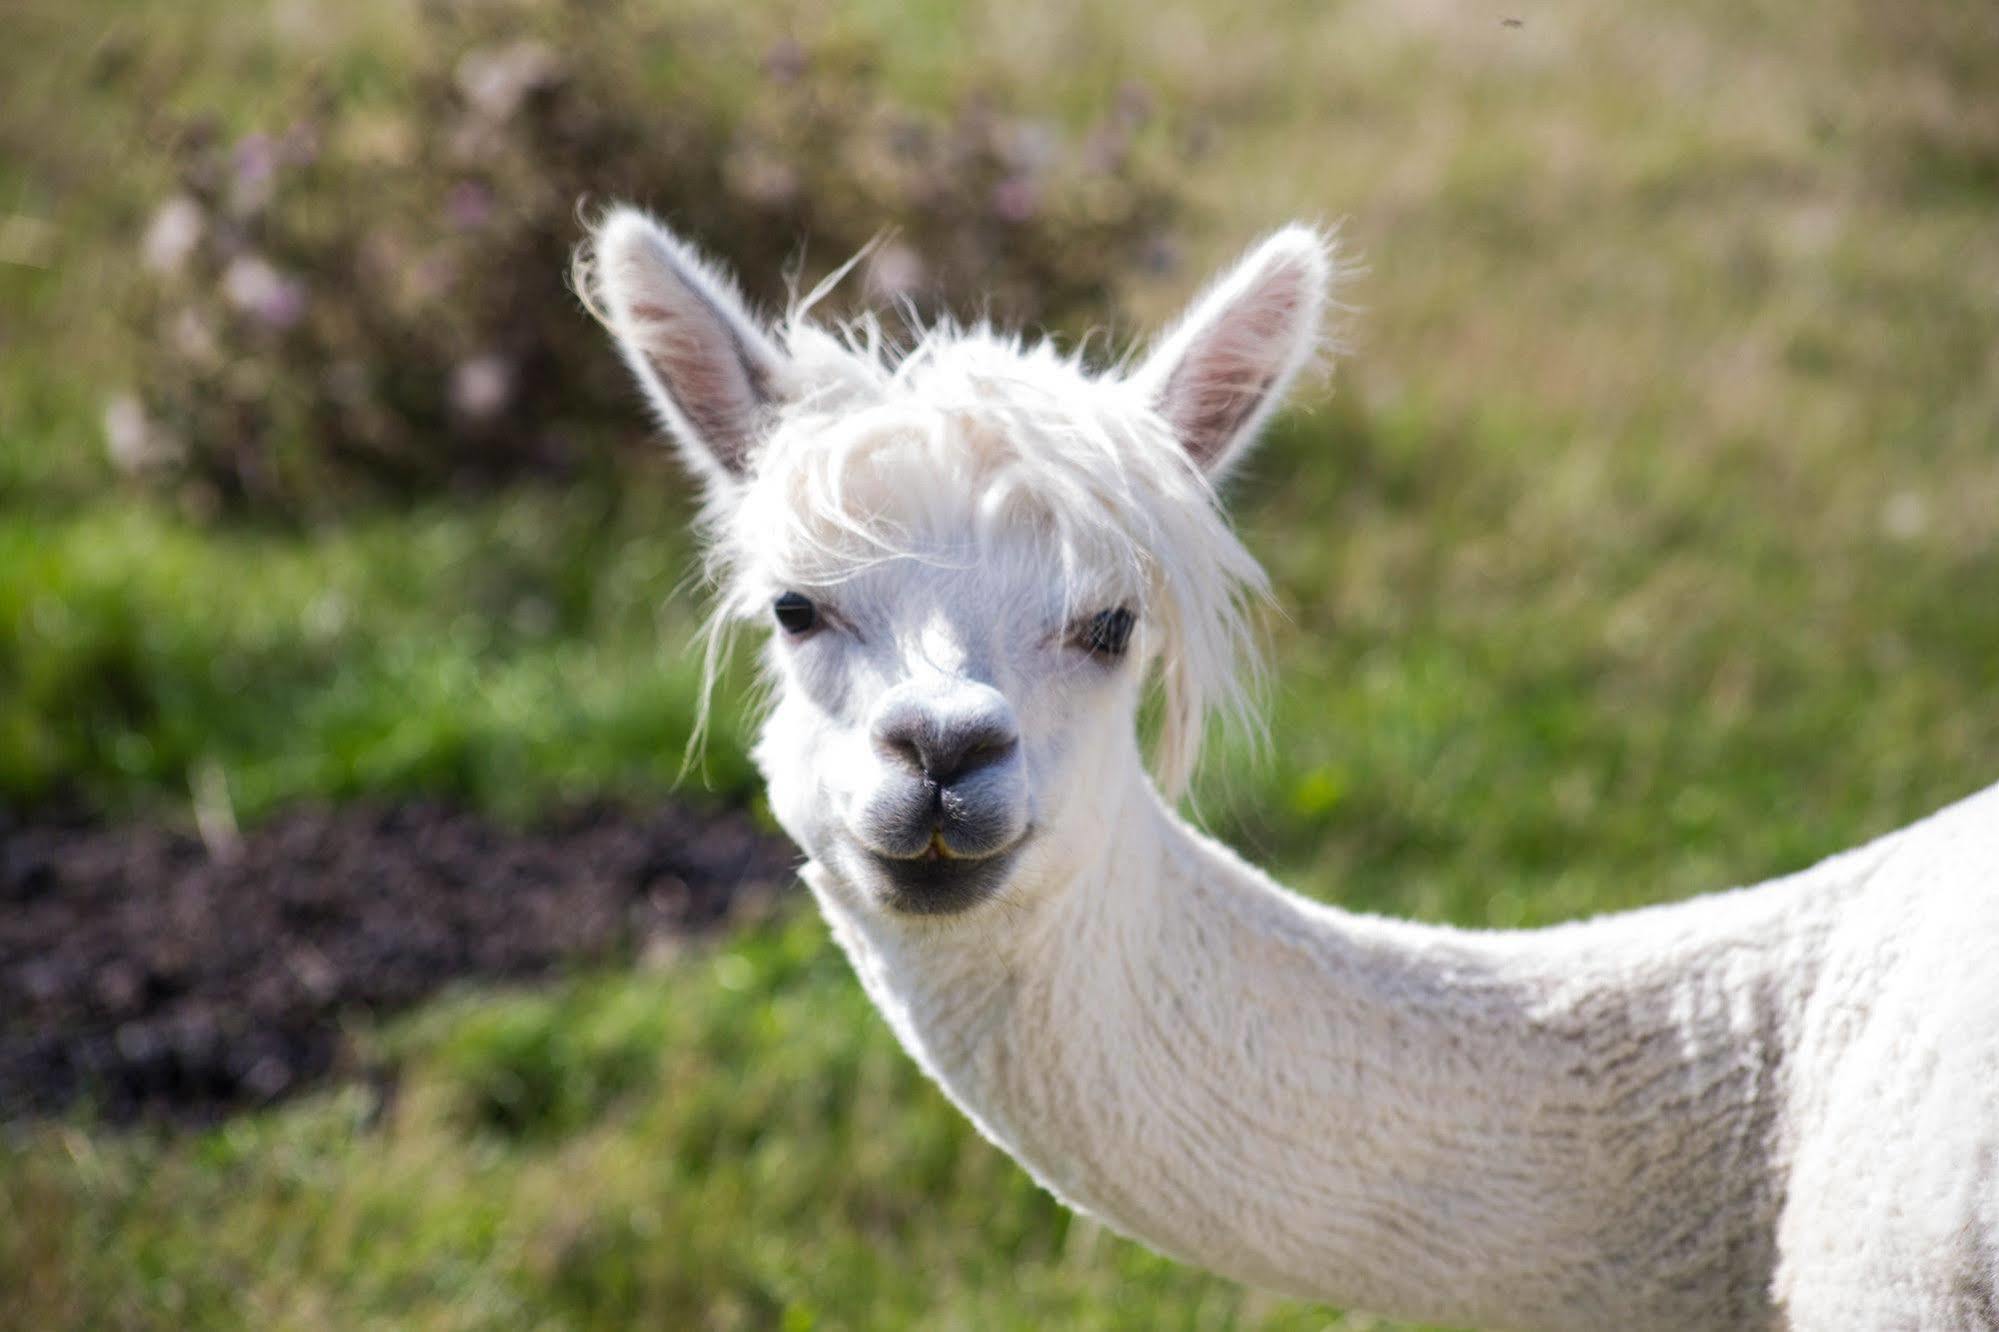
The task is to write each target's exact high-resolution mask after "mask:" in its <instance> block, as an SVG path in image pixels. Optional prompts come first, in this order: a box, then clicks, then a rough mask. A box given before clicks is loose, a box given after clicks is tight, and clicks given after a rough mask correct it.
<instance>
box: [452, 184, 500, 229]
mask: <svg viewBox="0 0 1999 1332" xmlns="http://www.w3.org/2000/svg"><path fill="white" fill-rule="evenodd" d="M444 209H445V213H446V214H447V215H448V216H449V217H450V218H451V225H452V226H454V227H457V228H458V229H459V230H460V231H477V230H478V229H479V228H481V227H483V226H485V225H486V224H487V223H488V222H490V221H492V218H493V192H492V191H491V190H489V189H487V188H486V187H485V186H484V185H481V184H480V183H479V182H478V181H476V180H461V181H459V182H458V183H457V184H456V185H453V186H452V187H451V193H450V194H449V195H448V196H447V197H446V199H445V204H444Z"/></svg>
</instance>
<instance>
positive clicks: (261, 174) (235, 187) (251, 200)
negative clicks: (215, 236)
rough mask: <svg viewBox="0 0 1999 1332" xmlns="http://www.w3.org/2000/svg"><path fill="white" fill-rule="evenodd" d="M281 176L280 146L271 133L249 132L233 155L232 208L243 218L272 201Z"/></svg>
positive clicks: (230, 204)
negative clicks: (272, 195) (279, 172)
mask: <svg viewBox="0 0 1999 1332" xmlns="http://www.w3.org/2000/svg"><path fill="white" fill-rule="evenodd" d="M277 178H278V145H277V143H276V142H275V141H274V140H273V139H272V138H271V136H270V135H268V134H246V135H244V136H243V137H242V138H241V139H240V140H238V141H237V144H236V150H235V152H233V153H231V154H230V158H229V211H230V212H232V213H234V214H236V215H237V216H238V217H242V216H244V215H246V214H249V213H255V212H258V211H260V210H261V209H262V208H263V207H264V205H266V204H268V203H269V202H270V201H271V193H272V191H273V190H274V189H275V188H276V185H277Z"/></svg>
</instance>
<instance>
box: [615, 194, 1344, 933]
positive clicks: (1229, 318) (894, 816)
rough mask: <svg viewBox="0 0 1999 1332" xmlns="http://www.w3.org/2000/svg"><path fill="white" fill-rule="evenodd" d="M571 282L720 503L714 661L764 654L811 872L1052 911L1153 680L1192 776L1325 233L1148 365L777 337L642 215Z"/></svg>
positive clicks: (1236, 696)
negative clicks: (751, 640) (1252, 488)
mask: <svg viewBox="0 0 1999 1332" xmlns="http://www.w3.org/2000/svg"><path fill="white" fill-rule="evenodd" d="M579 272H580V273H581V274H582V276H583V278H584V290H585V292H586V295H587V296H588V297H589V298H590V299H591V300H592V301H593V302H594V304H595V306H596V308H597V310H598V313H599V314H600V315H601V317H602V318H603V319H604V320H605V322H606V323H607V324H608V325H609V327H610V329H611V332H612V333H613V335H614V336H615V338H616V340H617V343H618V346H619V348H620V350H621V351H622V352H623V354H624V357H625V359H626V361H627V362H628V363H629V364H630V366H631V368H632V371H633V373H634V374H635V375H636V376H637V378H638V380H639V383H640V384H641V385H642V386H643V387H644V389H645V392H646V394H647V396H648V397H649V398H651V400H652V402H653V405H654V406H655V407H656V408H657V410H658V413H659V415H660V417H661V419H662V420H663V422H664V424H665V427H666V429H667V431H668V433H669V434H670V435H671V437H672V438H673V440H674V441H675V443H676V444H677V445H678V446H679V449H680V452H681V453H682V455H683V456H684V458H685V460H686V462H687V463H688V465H689V466H690V467H691V468H692V469H693V470H694V472H695V473H697V474H698V475H699V476H700V477H701V479H702V482H703V484H704V486H705V491H706V500H707V505H706V510H705V519H704V525H705V528H706V536H707V540H708V557H709V566H710V572H711V574H712V575H713V578H714V581H715V584H716V587H717V593H718V604H717V610H716V621H715V632H716V634H717V636H718V637H717V639H716V640H715V641H717V642H719V641H720V639H719V636H720V635H721V634H724V633H726V632H727V631H728V628H729V626H730V625H731V624H732V623H735V622H742V621H747V622H750V623H753V624H756V625H759V626H762V627H764V628H765V629H766V631H767V633H768V648H767V653H766V663H765V664H766V669H767V672H768V674H769V676H770V679H771V683H772V687H773V691H774V700H773V704H772V706H771V709H770V711H769V715H768V717H767V718H766V720H765V723H764V728H763V732H762V735H761V737H760V739H759V741H758V744H757V749H756V755H757V760H758V764H759V766H760V767H761V768H762V770H763V772H764V775H765V777H766V779H767V780H768V782H769V788H770V798H771V805H772V808H773V810H774V811H775V812H776V814H777V817H778V819H779V821H780V822H782V823H783V824H784V826H785V828H786V830H787V831H788V832H790V833H791V835H792V836H793V837H794V838H795V839H796V840H797V841H798V843H799V844H800V846H802V847H803V848H804V849H805V851H806V852H807V853H808V854H809V855H810V856H811V857H812V859H813V860H814V861H815V862H817V864H818V865H819V866H820V871H821V872H820V875H819V881H820V882H822V883H826V884H829V885H830V886H831V888H832V890H833V891H835V892H838V893H839V894H840V895H841V896H842V898H843V899H844V900H846V901H848V902H850V903H851V904H852V905H853V906H854V908H855V909H857V910H864V911H870V912H880V913H886V914H887V915H889V916H896V917H910V916H927V917H936V916H942V915H947V914H951V913H956V912H961V911H965V910H967V909H970V908H975V907H978V906H979V905H980V904H982V903H985V902H987V901H990V900H992V899H994V898H1012V899H1014V900H1016V901H1025V900H1030V899H1032V898H1033V897H1034V895H1035V894H1036V893H1037V892H1038V891H1045V890H1047V885H1049V884H1051V883H1054V882H1056V881H1058V880H1059V879H1060V877H1061V876H1059V875H1058V874H1055V873H1053V872H1052V871H1054V870H1057V869H1059V868H1060V867H1061V866H1063V865H1069V864H1074V863H1075V858H1076V856H1077V855H1078V854H1080V853H1082V852H1084V851H1085V850H1086V848H1087V847H1088V845H1089V844H1090V843H1091V842H1092V841H1093V840H1095V839H1097V838H1098V837H1100V835H1101V827H1102V825H1101V822H1100V820H1099V817H1098V814H1097V811H1100V810H1101V809H1103V808H1104V807H1105V802H1106V801H1107V800H1108V799H1110V798H1112V797H1113V796H1114V795H1116V794H1118V793H1121V792H1123V791H1125V790H1128V789H1129V787H1130V786H1131V784H1132V783H1134V782H1136V781H1140V780H1143V776H1142V766H1141V760H1140V745H1139V742H1138V740H1137V737H1136V731H1137V726H1138V712H1139V704H1140V700H1141V697H1142V695H1143V694H1144V692H1145V688H1146V686H1147V683H1148V681H1152V682H1156V684H1157V686H1158V692H1159V708H1158V714H1159V721H1158V735H1157V737H1156V738H1155V740H1154V743H1153V766H1154V770H1155V771H1156V773H1157V774H1158V776H1159V778H1160V780H1161V782H1162V783H1163V784H1164V785H1165V786H1166V787H1167V789H1168V790H1169V791H1177V790H1178V788H1179V787H1180V786H1181V785H1182V784H1183V783H1184V782H1185V781H1186V779H1187V777H1188V776H1189V774H1190V771H1191V769H1192V766H1193V762H1194V759H1195V756H1196V752H1197V750H1198V747H1199V743H1200V737H1201V732H1202V729H1203V722H1204V718H1205V716H1206V714H1207V712H1208V711H1209V710H1210V708H1211V707H1212V706H1213V705H1215V704H1217V703H1221V704H1224V705H1228V704H1238V705H1239V701H1240V699H1241V697H1242V692H1241V689H1240V686H1239V684H1238V672H1239V669H1240V668H1241V667H1242V666H1243V664H1244V663H1243V662H1242V660H1241V655H1242V654H1241V652H1240V649H1241V647H1242V640H1243V631H1244V609H1245V603H1246V602H1247V601H1248V600H1250V599H1253V598H1254V597H1256V596H1258V595H1260V594H1261V592H1262V589H1263V575H1262V572H1261V570H1260V569H1259V568H1258V567H1257V565H1256V563H1255V562H1254V561H1253V560H1252V559H1251V558H1250V556H1249V555H1248V554H1247V552H1245V551H1244V550H1243V548H1242V546H1241V545H1240V544H1239V543H1238V542H1237V541H1236V539H1235V537H1234V536H1233V535H1232V534H1231V532H1230V531H1229V528H1228V526H1227V524H1226V522H1225V521H1224V518H1223V516H1222V514H1221V511H1220V509H1219V507H1218V505H1217V502H1216V499H1215V492H1214V488H1213V486H1214V482H1215V480H1216V479H1217V478H1218V477H1219V476H1220V475H1221V474H1222V473H1223V472H1224V471H1225V470H1226V469H1227V468H1228V467H1229V466H1230V465H1231V464H1232V463H1233V462H1234V460H1235V459H1236V458H1237V457H1238V456H1239V455H1240V453H1241V452H1242V450H1243V448H1244V446H1245V445H1246V444H1247V443H1248V442H1249V440H1250V439H1251V438H1252V437H1253V436H1254V434H1255V433H1256V431H1257V429H1258V427H1259V426H1260V425H1261V424H1262V422H1263V420H1264V418H1265V417H1266V416H1267V415H1268V414H1269V412H1270V411H1271V410H1272V408H1274V407H1275V406H1276V405H1277V403H1278V401H1279V400H1280V398H1281V397H1282V395H1283V393H1284V390H1285V387H1286V386H1287V384H1288V383H1289V381H1290V380H1291V378H1292V377H1293V376H1294V375H1295V374H1296V372H1297V371H1298V369H1299V367H1300V366H1301V365H1302V364H1303V363H1304V362H1305V360H1306V359H1307V358H1308V357H1309V356H1310V354H1311V352H1312V349H1313V346H1314V344H1315V341H1316V339H1317V336H1318V325H1319V319H1320V313H1321V309H1322V306H1323V304H1324V300H1325V291H1326V286H1327V282H1328V277H1329V265H1328V257H1327V253H1326V247H1325V243H1324V241H1323V240H1322V239H1321V237H1320V236H1319V235H1317V234H1316V233H1314V232H1312V231H1310V230H1307V229H1305V228H1302V227H1294V228H1291V229H1288V230H1285V231H1282V232H1279V233H1278V234H1276V235H1275V236H1272V237H1271V238H1270V239H1268V240H1267V241H1265V242H1264V243H1263V244H1262V245H1261V246H1260V247H1259V248H1257V249H1256V250H1254V251H1253V252H1252V253H1251V254H1249V255H1248V256H1247V257H1246V258H1245V259H1243V260H1242V261H1241V263H1239V264H1238V265H1237V266H1236V267H1235V268H1234V269H1233V270H1231V271H1230V272H1229V273H1228V274H1226V275H1225V276H1224V277H1223V278H1222V279H1221V280H1220V281H1218V282H1217V283H1216V284H1215V285H1214V286H1213V287H1212V288H1211V289H1210V290H1209V291H1208V293H1207V294H1206V295H1205V296H1203V297H1202V298H1201V299H1200V300H1199V301H1198V302H1197V303H1196V304H1195V306H1194V307H1193V309H1192V310H1191V311H1190V312H1189V313H1188V314H1187V316H1186V317H1185V318H1184V319H1183V320H1182V321H1181V322H1180V323H1179V324H1178V325H1177V326H1175V328H1174V329H1173V330H1172V331H1171V332H1170V333H1168V334H1167V335H1166V336H1165V337H1164V338H1163V339H1161V340H1160V342H1159V343H1158V345H1157V347H1156V349H1155V350H1153V351H1152V353H1151V354H1150V355H1149V356H1148V357H1146V358H1145V359H1144V360H1143V361H1141V362H1140V363H1138V364H1137V366H1136V367H1135V368H1134V369H1131V370H1129V372H1126V371H1125V370H1123V369H1119V370H1117V371H1112V372H1104V373H1097V372H1092V371H1090V370H1088V369H1086V368H1085V367H1084V366H1083V365H1082V364H1081V362H1080V361H1079V360H1078V359H1076V358H1074V357H1069V356H1063V355H1060V354H1058V353H1057V352H1056V351H1055V350H1054V349H1052V348H1051V347H1050V346H1049V345H1047V344H1046V343H1040V344H1033V345H1028V344H1024V343H1022V342H1021V341H1020V340H1018V339H1014V338H1007V337H1001V336H998V335H995V334H993V333H991V332H989V331H987V330H984V329H973V330H959V329H951V328H943V329H936V330H932V331H931V332H929V333H927V334H925V335H923V336H922V337H921V338H919V339H918V340H917V341H916V343H915V345H914V346H913V347H909V348H906V349H901V350H900V351H896V350H893V349H891V348H889V347H888V346H886V345H885V340H884V338H883V337H882V335H881V333H880V330H879V328H878V326H877V325H876V324H875V323H874V322H873V321H871V320H863V321H861V322H860V323H857V324H853V325H848V326H845V327H843V328H840V329H837V330H828V329H825V328H822V327H820V326H817V325H815V324H813V323H812V322H811V321H810V320H809V319H808V318H807V317H806V309H808V308H809V306H810V304H811V302H810V299H809V298H808V300H807V301H806V302H805V303H804V308H800V309H797V310H794V312H793V314H792V316H791V317H790V318H789V319H788V320H787V321H786V322H785V323H784V324H783V325H782V326H781V327H780V328H778V329H776V330H770V329H766V328H765V327H764V326H762V325H760V324H759V323H758V322H757V321H756V320H755V319H754V318H753V317H752V316H751V315H750V314H749V312H748V311H747V310H746V309H745V308H744V306H743V304H742V302H741V300H740V299H739V298H738V296H737V295H736V292H735V289H734V287H733V285H732V284H731V283H730V282H729V281H728V280H727V279H726V278H724V277H723V276H721V275H720V274H718V273H717V272H716V270H715V269H714V268H713V267H711V266H710V265H708V264H707V263H706V262H705V261H703V260H702V259H701V258H700V257H699V256H698V255H697V254H696V253H695V252H694V251H693V250H692V249H691V248H689V247H688V246H687V245H686V244H685V243H683V242H682V241H680V240H679V239H677V238H676V237H674V236H673V235H672V234H670V233H669V232H667V231H666V230H664V229H663V228H662V227H660V226H659V225H658V224H657V223H655V222H653V221H651V220H650V219H649V218H647V217H645V216H644V215H643V214H641V213H638V212H635V211H630V210H619V211H617V212H614V213H612V214H611V215H610V216H609V217H608V218H607V219H606V220H605V221H604V223H603V224H602V225H601V226H600V227H599V228H598V230H597V232H596V234H595V236H594V238H593V241H592V245H591V247H590V250H589V252H588V253H587V254H586V255H585V257H584V262H583V263H582V264H581V265H579Z"/></svg>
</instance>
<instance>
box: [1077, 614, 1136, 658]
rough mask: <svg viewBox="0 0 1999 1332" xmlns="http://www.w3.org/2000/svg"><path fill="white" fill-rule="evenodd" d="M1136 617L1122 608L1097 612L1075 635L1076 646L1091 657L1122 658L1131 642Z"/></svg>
mask: <svg viewBox="0 0 1999 1332" xmlns="http://www.w3.org/2000/svg"><path fill="white" fill-rule="evenodd" d="M1136 623H1138V617H1137V616H1136V615H1133V614H1132V613H1131V612H1130V611H1129V610H1127V609H1125V608H1124V607H1123V606H1119V607H1117V608H1116V609H1114V610H1107V611H1099V612H1097V613H1096V614H1095V615H1093V616H1091V617H1090V618H1089V620H1088V621H1087V622H1086V623H1084V625H1083V626H1082V629H1081V631H1080V632H1079V633H1078V634H1077V635H1076V646H1077V647H1079V648H1081V649H1083V651H1085V652H1087V653H1089V654H1090V655H1091V656H1093V657H1122V656H1123V655H1124V650H1125V648H1126V646H1128V645H1129V644H1130V642H1131V628H1132V626H1133V625H1134V624H1136Z"/></svg>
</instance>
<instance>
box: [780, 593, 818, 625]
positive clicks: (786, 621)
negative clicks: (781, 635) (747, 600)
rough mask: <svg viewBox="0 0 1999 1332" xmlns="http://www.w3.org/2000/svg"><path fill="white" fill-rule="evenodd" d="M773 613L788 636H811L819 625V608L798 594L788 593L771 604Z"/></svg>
mask: <svg viewBox="0 0 1999 1332" xmlns="http://www.w3.org/2000/svg"><path fill="white" fill-rule="evenodd" d="M771 612H772V613H773V614H775V615H776V616H777V622H778V623H779V624H780V625H782V626H783V627H784V632H786V633H787V634H793V635H797V634H809V633H811V632H812V630H813V627H814V626H816V625H817V624H818V623H819V608H818V607H817V606H815V605H813V604H812V602H811V600H810V599H809V598H807V597H801V596H799V595H798V593H796V592H787V593H785V594H784V595H783V596H781V597H779V598H778V599H777V600H776V601H775V602H773V603H771Z"/></svg>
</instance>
